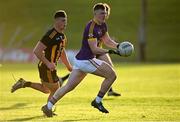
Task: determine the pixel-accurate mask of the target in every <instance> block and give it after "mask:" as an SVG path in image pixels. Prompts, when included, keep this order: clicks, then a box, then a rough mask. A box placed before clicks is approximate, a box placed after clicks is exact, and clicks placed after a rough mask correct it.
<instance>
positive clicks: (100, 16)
mask: <svg viewBox="0 0 180 122" xmlns="http://www.w3.org/2000/svg"><path fill="white" fill-rule="evenodd" d="M106 16H107V12H106V11H105V10H101V9H100V10H96V11H95V18H96V20H97V21H99V22H100V23H103V22H105V19H106Z"/></svg>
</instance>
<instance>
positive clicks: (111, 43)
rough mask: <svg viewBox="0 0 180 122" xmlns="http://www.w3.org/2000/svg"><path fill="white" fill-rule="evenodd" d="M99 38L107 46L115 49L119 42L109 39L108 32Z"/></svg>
mask: <svg viewBox="0 0 180 122" xmlns="http://www.w3.org/2000/svg"><path fill="white" fill-rule="evenodd" d="M101 39H102V40H103V42H104V44H105V45H106V46H107V47H110V48H114V49H117V47H118V44H119V43H117V42H116V41H114V40H113V39H111V37H110V36H109V33H108V32H106V34H105V35H104V36H103V37H102V38H101Z"/></svg>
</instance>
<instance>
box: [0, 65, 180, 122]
mask: <svg viewBox="0 0 180 122" xmlns="http://www.w3.org/2000/svg"><path fill="white" fill-rule="evenodd" d="M115 70H116V72H117V75H118V79H117V80H116V82H115V83H114V85H113V88H114V89H115V90H117V91H119V92H121V94H122V96H121V97H108V96H105V98H104V105H105V106H106V107H107V109H108V110H109V111H110V113H109V114H102V113H100V112H99V111H98V110H97V109H94V108H93V107H91V105H90V103H91V101H92V100H93V99H94V97H95V96H96V94H97V92H98V90H99V87H100V83H101V81H102V80H103V79H102V78H99V77H96V76H93V75H88V76H87V77H86V78H85V79H84V80H83V81H82V83H81V84H80V85H79V86H78V87H77V88H76V89H75V90H74V91H72V92H71V93H69V94H67V95H66V96H65V97H64V98H63V99H62V100H61V101H60V102H58V103H57V105H56V107H57V108H56V113H57V114H58V116H55V117H53V118H46V117H44V116H43V114H42V112H41V110H40V108H41V106H42V105H44V104H45V103H46V99H47V95H46V94H43V93H40V92H38V91H35V90H32V89H29V88H26V89H20V90H18V91H16V92H15V93H13V94H12V93H10V89H11V85H12V84H13V83H14V80H13V78H12V73H13V74H14V75H15V77H16V78H17V79H18V78H19V77H23V78H25V79H26V80H32V81H34V82H39V76H38V72H37V66H36V65H35V64H2V65H1V67H0V121H2V122H4V121H18V122H19V121H38V122H39V121H46V122H47V121H49V122H50V121H62V122H71V121H89V122H91V121H94V122H96V121H101V122H104V121H105V122H106V121H113V122H114V121H180V64H127V63H121V64H116V65H115ZM66 73H67V70H66V69H65V68H64V67H63V66H60V67H58V74H59V75H65V74H66Z"/></svg>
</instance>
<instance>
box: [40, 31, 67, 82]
mask: <svg viewBox="0 0 180 122" xmlns="http://www.w3.org/2000/svg"><path fill="white" fill-rule="evenodd" d="M40 42H41V43H43V44H44V45H45V46H46V49H45V50H44V56H45V58H46V59H47V60H48V61H49V62H51V63H54V64H55V65H57V62H58V60H59V57H60V56H61V54H62V52H63V50H64V48H65V44H66V42H67V39H66V36H65V34H64V33H59V32H57V30H56V29H55V28H52V29H51V30H49V31H48V32H47V33H46V34H45V35H44V37H43V38H42V39H41V40H40ZM38 69H39V75H40V78H41V79H42V80H43V81H44V82H49V83H53V82H58V81H59V78H58V76H57V73H56V70H53V71H50V70H49V68H48V67H47V65H46V64H44V63H43V62H42V61H39V64H38ZM51 77H52V78H51Z"/></svg>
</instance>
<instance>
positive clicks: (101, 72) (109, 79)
mask: <svg viewBox="0 0 180 122" xmlns="http://www.w3.org/2000/svg"><path fill="white" fill-rule="evenodd" d="M92 74H95V75H97V76H101V77H104V78H105V79H104V81H103V82H102V84H101V88H100V92H101V93H102V95H100V96H101V97H103V96H104V94H105V93H106V92H107V91H108V90H109V88H110V87H111V85H112V84H113V82H114V81H115V80H116V74H115V72H114V70H113V69H112V67H111V66H110V65H109V64H107V63H103V64H102V65H101V66H99V67H98V69H97V70H96V71H95V72H93V73H92Z"/></svg>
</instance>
